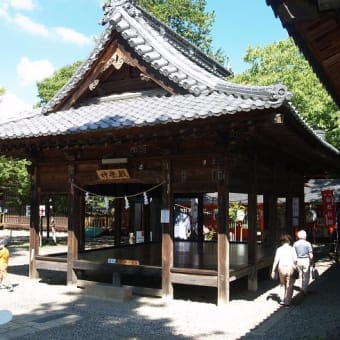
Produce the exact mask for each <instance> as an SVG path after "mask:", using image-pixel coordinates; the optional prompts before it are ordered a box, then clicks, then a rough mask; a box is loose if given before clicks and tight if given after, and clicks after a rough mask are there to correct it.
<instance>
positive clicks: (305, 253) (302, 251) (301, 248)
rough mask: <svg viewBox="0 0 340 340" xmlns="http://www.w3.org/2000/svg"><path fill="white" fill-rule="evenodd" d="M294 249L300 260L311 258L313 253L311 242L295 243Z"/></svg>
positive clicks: (302, 240)
mask: <svg viewBox="0 0 340 340" xmlns="http://www.w3.org/2000/svg"><path fill="white" fill-rule="evenodd" d="M294 249H295V251H296V255H297V257H298V258H309V254H311V253H313V248H312V245H311V243H310V242H308V241H306V240H304V239H300V240H298V241H296V242H295V243H294Z"/></svg>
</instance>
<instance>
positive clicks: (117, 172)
mask: <svg viewBox="0 0 340 340" xmlns="http://www.w3.org/2000/svg"><path fill="white" fill-rule="evenodd" d="M96 173H97V176H98V178H99V179H100V180H102V181H112V180H122V179H130V175H129V172H128V171H127V169H125V168H121V169H104V170H96Z"/></svg>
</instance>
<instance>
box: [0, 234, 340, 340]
mask: <svg viewBox="0 0 340 340" xmlns="http://www.w3.org/2000/svg"><path fill="white" fill-rule="evenodd" d="M0 236H1V235H0ZM18 238H19V236H18V235H13V239H12V241H13V242H12V245H11V246H10V247H9V248H10V250H11V254H12V257H11V260H10V268H11V270H10V273H11V274H10V277H11V281H12V283H13V285H14V286H15V288H14V292H12V293H10V292H7V291H5V290H0V301H1V309H8V310H11V311H12V313H13V315H14V317H13V321H15V319H25V318H27V319H29V318H32V317H33V316H34V317H39V316H41V318H44V317H46V319H48V316H49V315H50V316H52V318H53V317H54V318H58V313H59V315H60V316H61V317H62V316H65V315H66V314H68V315H75V316H78V318H77V319H76V321H75V322H74V323H71V324H69V323H67V324H66V323H65V324H62V325H61V326H59V327H52V328H50V327H49V326H47V323H46V328H47V329H46V330H42V331H39V332H38V333H34V334H31V335H26V336H20V337H18V339H23V340H28V339H31V340H39V339H44V340H45V339H64V340H65V339H84V338H86V339H97V338H100V339H166V338H178V339H240V338H245V339H255V338H257V339H259V338H261V339H293V338H294V339H306V338H307V339H308V338H310V336H312V335H315V336H316V337H313V338H314V339H316V338H318V339H333V338H331V337H329V336H331V335H332V334H336V335H337V339H338V338H340V332H339V328H336V327H339V326H340V320H339V313H340V308H337V310H336V311H335V309H336V307H337V306H339V302H340V301H339V299H340V295H337V296H336V297H333V296H331V295H329V292H330V291H332V289H333V290H335V289H336V292H337V291H338V289H339V284H340V275H339V273H338V272H339V268H336V269H337V270H335V273H336V274H337V275H338V276H337V281H336V282H335V281H334V280H333V279H332V276H331V274H328V272H326V271H327V269H328V268H329V267H330V266H331V265H332V264H333V263H332V261H329V260H328V261H319V262H318V268H319V271H320V273H323V272H326V273H325V277H326V278H327V280H322V278H321V279H319V280H318V281H319V282H320V286H321V282H323V281H324V283H322V285H325V284H327V286H326V288H325V289H324V288H322V289H321V288H315V289H313V293H312V294H310V296H308V297H307V298H306V299H304V301H303V303H302V302H301V301H300V300H299V299H298V295H296V294H297V293H298V291H297V290H295V295H296V298H295V301H296V302H295V303H294V306H293V307H291V308H282V307H280V306H279V304H278V295H277V294H278V286H277V283H276V282H273V281H269V280H264V281H261V283H260V287H259V288H260V289H259V291H258V292H248V291H242V292H239V291H236V292H235V293H234V294H233V295H232V297H231V302H230V303H229V304H228V305H227V306H225V307H217V306H216V305H215V304H213V303H208V302H195V301H189V300H184V299H175V300H172V301H165V300H164V299H160V298H151V297H133V298H132V299H131V300H129V301H125V302H121V301H114V300H110V299H100V298H95V297H90V296H87V295H85V294H84V291H83V290H81V289H79V288H75V287H70V286H65V285H64V284H63V282H62V281H63V279H62V278H60V279H59V278H56V277H49V276H46V277H45V278H44V279H43V280H38V281H33V280H29V279H28V278H27V273H28V265H27V263H28V251H27V244H26V245H25V244H23V242H22V241H23V240H21V242H16V241H15V240H18ZM62 247H63V246H59V248H58V249H59V250H61V249H63V248H62ZM56 249H57V248H54V247H50V248H48V250H47V248H46V249H45V250H44V251H47V252H49V251H51V252H55V250H56ZM331 272H333V270H332V271H331ZM332 275H333V274H332ZM327 276H329V277H327ZM333 281H334V282H333ZM335 285H337V286H335ZM330 306H332V310H333V309H334V311H333V312H332V313H330V312H329V309H330ZM56 313H57V314H56ZM330 315H332V316H333V318H331V319H329V316H330ZM335 321H337V324H336V325H334V322H335ZM7 325H8V326H10V325H11V322H10V323H9V324H7ZM312 326H313V327H316V326H317V328H318V329H320V332H316V331H315V330H313V327H312ZM2 327H4V326H2ZM325 327H326V331H323V333H322V332H321V328H324V329H325ZM293 335H294V336H293ZM295 335H296V336H295ZM325 335H326V337H322V336H325ZM334 339H335V338H334Z"/></svg>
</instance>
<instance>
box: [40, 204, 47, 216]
mask: <svg viewBox="0 0 340 340" xmlns="http://www.w3.org/2000/svg"><path fill="white" fill-rule="evenodd" d="M45 215H46V207H45V204H40V205H39V216H40V217H43V216H45Z"/></svg>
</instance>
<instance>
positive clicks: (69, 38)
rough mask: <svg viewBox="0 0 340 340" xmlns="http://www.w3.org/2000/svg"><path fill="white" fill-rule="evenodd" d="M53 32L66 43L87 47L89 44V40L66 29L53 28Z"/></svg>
mask: <svg viewBox="0 0 340 340" xmlns="http://www.w3.org/2000/svg"><path fill="white" fill-rule="evenodd" d="M54 30H55V31H56V33H57V35H59V36H60V37H61V39H62V40H63V41H65V42H68V43H73V44H77V45H80V46H84V45H88V44H90V43H91V39H90V38H88V37H87V36H85V35H84V34H81V33H79V32H76V31H75V30H73V29H71V28H67V27H55V28H54Z"/></svg>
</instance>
